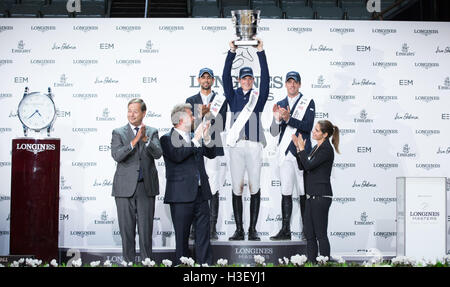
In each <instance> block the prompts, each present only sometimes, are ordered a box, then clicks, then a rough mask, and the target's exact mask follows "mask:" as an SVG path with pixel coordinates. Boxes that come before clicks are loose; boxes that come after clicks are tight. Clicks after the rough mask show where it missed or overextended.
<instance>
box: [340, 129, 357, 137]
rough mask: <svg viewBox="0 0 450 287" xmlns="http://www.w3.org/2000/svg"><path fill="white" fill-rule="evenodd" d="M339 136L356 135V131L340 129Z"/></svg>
mask: <svg viewBox="0 0 450 287" xmlns="http://www.w3.org/2000/svg"><path fill="white" fill-rule="evenodd" d="M339 134H340V135H341V136H346V135H351V134H356V130H355V129H340V130H339Z"/></svg>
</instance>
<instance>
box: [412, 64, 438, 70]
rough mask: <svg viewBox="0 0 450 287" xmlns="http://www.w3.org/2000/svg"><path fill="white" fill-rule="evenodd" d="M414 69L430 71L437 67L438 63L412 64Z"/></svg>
mask: <svg viewBox="0 0 450 287" xmlns="http://www.w3.org/2000/svg"><path fill="white" fill-rule="evenodd" d="M414 66H415V67H418V68H423V69H425V70H428V69H431V68H436V67H439V63H417V62H416V63H414Z"/></svg>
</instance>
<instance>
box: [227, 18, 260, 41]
mask: <svg viewBox="0 0 450 287" xmlns="http://www.w3.org/2000/svg"><path fill="white" fill-rule="evenodd" d="M260 13H261V11H259V10H233V11H231V19H232V21H233V25H234V27H235V29H236V36H237V37H238V38H239V39H237V40H234V44H235V45H236V46H256V45H258V40H255V39H254V38H255V36H256V33H257V30H258V23H259V14H260Z"/></svg>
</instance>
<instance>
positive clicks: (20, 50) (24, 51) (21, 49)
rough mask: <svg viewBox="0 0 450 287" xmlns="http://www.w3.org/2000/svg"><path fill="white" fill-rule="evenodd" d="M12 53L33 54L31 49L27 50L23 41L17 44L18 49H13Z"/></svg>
mask: <svg viewBox="0 0 450 287" xmlns="http://www.w3.org/2000/svg"><path fill="white" fill-rule="evenodd" d="M11 53H14V54H29V53H31V49H25V43H24V42H23V40H20V41H19V42H18V43H17V49H11Z"/></svg>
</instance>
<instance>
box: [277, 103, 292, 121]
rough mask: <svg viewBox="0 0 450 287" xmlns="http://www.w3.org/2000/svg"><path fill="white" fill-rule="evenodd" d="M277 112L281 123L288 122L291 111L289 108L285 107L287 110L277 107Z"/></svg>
mask: <svg viewBox="0 0 450 287" xmlns="http://www.w3.org/2000/svg"><path fill="white" fill-rule="evenodd" d="M279 111H280V115H281V118H282V119H283V121H285V122H287V121H289V118H290V117H291V109H290V108H289V106H288V107H287V109H285V108H281V107H279Z"/></svg>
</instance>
